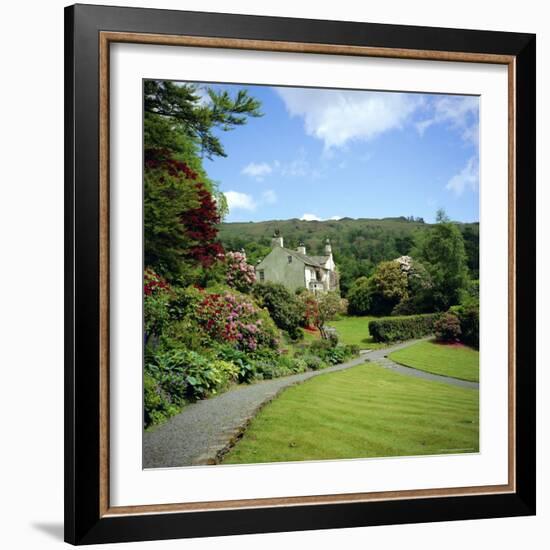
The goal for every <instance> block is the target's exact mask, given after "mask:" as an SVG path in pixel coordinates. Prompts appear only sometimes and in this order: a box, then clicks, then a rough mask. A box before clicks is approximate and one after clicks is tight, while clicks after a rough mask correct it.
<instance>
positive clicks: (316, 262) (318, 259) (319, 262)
mask: <svg viewBox="0 0 550 550" xmlns="http://www.w3.org/2000/svg"><path fill="white" fill-rule="evenodd" d="M283 250H284V251H285V252H286V253H287V254H289V255H290V256H294V257H295V258H297V259H298V260H300V261H302V262H304V263H305V264H307V265H310V266H312V267H324V265H323V264H324V263H325V262H326V261H327V256H307V255H306V254H302V253H300V252H296V250H290V249H288V248H283Z"/></svg>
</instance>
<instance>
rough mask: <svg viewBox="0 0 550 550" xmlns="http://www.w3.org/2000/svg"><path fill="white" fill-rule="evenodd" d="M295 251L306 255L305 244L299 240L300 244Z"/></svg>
mask: <svg viewBox="0 0 550 550" xmlns="http://www.w3.org/2000/svg"><path fill="white" fill-rule="evenodd" d="M296 252H299V253H300V254H303V255H304V256H305V255H306V245H305V244H304V243H303V242H302V241H300V244H299V245H298V248H297V249H296Z"/></svg>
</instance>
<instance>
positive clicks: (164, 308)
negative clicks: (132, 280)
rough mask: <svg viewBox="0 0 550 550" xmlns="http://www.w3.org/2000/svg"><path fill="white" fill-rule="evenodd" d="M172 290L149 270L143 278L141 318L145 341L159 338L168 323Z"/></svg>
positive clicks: (147, 269)
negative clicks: (142, 319) (142, 318)
mask: <svg viewBox="0 0 550 550" xmlns="http://www.w3.org/2000/svg"><path fill="white" fill-rule="evenodd" d="M171 294H172V290H171V288H170V286H169V285H168V283H167V282H166V281H165V280H164V279H163V278H162V277H161V276H160V275H158V274H157V273H155V272H154V271H153V270H152V269H151V268H146V269H145V272H144V276H143V316H144V330H145V341H147V340H148V339H149V338H151V337H155V338H156V337H158V336H160V335H161V334H162V333H163V331H164V330H165V329H166V327H167V326H168V324H169V322H170V312H169V310H168V304H169V302H170V298H171Z"/></svg>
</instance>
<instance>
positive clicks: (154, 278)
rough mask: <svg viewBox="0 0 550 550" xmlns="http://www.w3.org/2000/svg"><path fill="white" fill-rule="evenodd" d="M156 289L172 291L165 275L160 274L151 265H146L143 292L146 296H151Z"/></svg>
mask: <svg viewBox="0 0 550 550" xmlns="http://www.w3.org/2000/svg"><path fill="white" fill-rule="evenodd" d="M155 291H160V292H162V291H166V292H170V291H171V288H170V285H169V284H168V283H167V282H166V280H165V279H164V278H163V277H161V276H160V275H158V274H157V273H156V272H155V271H154V270H153V269H151V268H150V267H146V268H145V272H144V274H143V294H145V296H151V295H152V294H153V293H155Z"/></svg>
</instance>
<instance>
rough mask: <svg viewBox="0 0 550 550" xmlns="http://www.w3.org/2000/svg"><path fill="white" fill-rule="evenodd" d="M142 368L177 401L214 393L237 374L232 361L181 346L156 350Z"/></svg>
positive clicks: (237, 371) (234, 379) (199, 397)
mask: <svg viewBox="0 0 550 550" xmlns="http://www.w3.org/2000/svg"><path fill="white" fill-rule="evenodd" d="M146 372H148V373H149V374H150V375H152V376H153V377H154V379H155V380H156V381H157V382H158V383H159V385H160V387H161V388H162V389H163V390H164V391H165V392H166V393H167V394H168V395H170V398H171V399H172V401H173V402H176V403H179V404H181V403H183V402H184V401H185V400H186V399H188V400H192V401H194V400H197V399H203V398H205V397H208V396H209V395H212V394H215V393H217V392H218V391H219V390H221V389H223V388H225V387H226V386H228V385H229V384H230V383H231V382H234V381H236V380H237V378H238V375H239V369H238V367H237V366H236V365H234V364H233V363H230V362H228V361H223V360H220V359H211V358H209V357H205V356H203V355H200V354H199V353H196V352H194V351H188V350H183V349H172V350H169V351H160V352H158V353H157V354H156V355H155V362H154V363H150V364H148V365H146Z"/></svg>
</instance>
